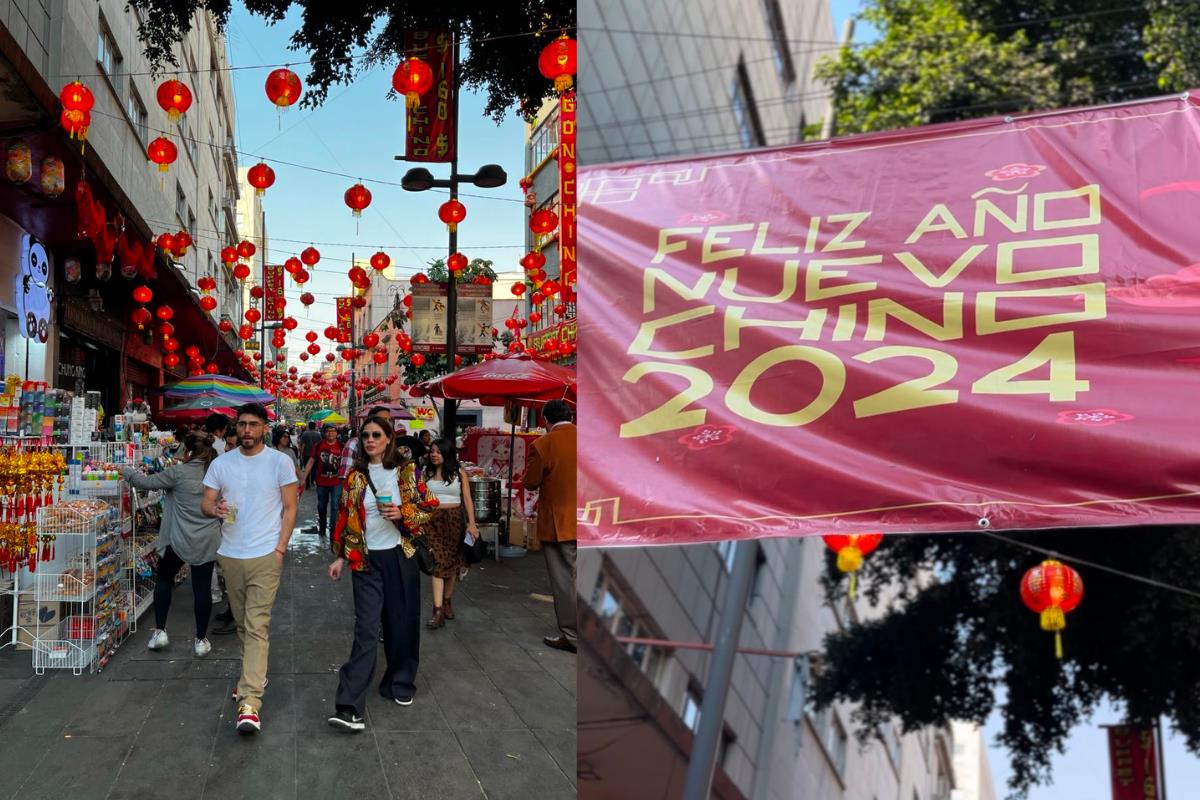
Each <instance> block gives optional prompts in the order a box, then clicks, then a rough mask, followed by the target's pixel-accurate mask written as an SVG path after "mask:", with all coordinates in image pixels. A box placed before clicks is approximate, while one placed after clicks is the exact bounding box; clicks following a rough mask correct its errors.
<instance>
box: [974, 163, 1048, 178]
mask: <svg viewBox="0 0 1200 800" xmlns="http://www.w3.org/2000/svg"><path fill="white" fill-rule="evenodd" d="M1044 169H1045V166H1043V165H1041V164H1005V165H1004V166H1003V167H1000V168H999V169H992V170H988V171H987V172H985V173H983V174H984V175H986V176H988V177H989V178H991V179H992V180H994V181H1011V180H1016V179H1017V178H1036V177H1037V176H1038V175H1040V174H1041V173H1042V170H1044Z"/></svg>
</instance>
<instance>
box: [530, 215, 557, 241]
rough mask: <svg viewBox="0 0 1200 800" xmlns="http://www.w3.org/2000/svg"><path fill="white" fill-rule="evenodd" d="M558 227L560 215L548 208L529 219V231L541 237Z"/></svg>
mask: <svg viewBox="0 0 1200 800" xmlns="http://www.w3.org/2000/svg"><path fill="white" fill-rule="evenodd" d="M557 227H558V214H555V213H554V212H553V211H551V210H550V209H548V208H543V209H541V210H540V211H535V212H533V215H532V216H530V217H529V230H531V231H533V232H534V233H536V234H538V235H539V236H540V235H545V234H547V233H550V232H551V231H552V230H554V229H555V228H557Z"/></svg>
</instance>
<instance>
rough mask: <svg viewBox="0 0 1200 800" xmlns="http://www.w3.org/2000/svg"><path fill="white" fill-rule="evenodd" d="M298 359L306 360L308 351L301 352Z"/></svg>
mask: <svg viewBox="0 0 1200 800" xmlns="http://www.w3.org/2000/svg"><path fill="white" fill-rule="evenodd" d="M300 360H301V361H308V353H301V354H300Z"/></svg>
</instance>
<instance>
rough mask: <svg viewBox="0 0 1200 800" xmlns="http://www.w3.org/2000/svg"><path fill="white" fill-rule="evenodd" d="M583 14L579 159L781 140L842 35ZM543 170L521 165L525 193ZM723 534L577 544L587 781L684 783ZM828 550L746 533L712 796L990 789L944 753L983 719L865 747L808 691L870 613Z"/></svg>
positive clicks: (885, 796) (804, 115) (636, 12)
mask: <svg viewBox="0 0 1200 800" xmlns="http://www.w3.org/2000/svg"><path fill="white" fill-rule="evenodd" d="M578 15H579V47H580V64H579V72H580V74H581V75H585V76H587V80H586V81H585V82H584V84H583V86H582V87H581V90H580V96H579V135H578V149H579V162H580V164H581V165H582V166H584V167H586V166H588V165H594V164H599V163H608V162H618V161H627V160H648V159H656V158H669V157H673V156H682V155H688V154H696V153H712V152H720V151H733V150H743V149H748V148H755V147H761V146H769V145H782V144H788V143H793V142H796V141H799V140H800V139H802V138H803V136H804V131H805V128H806V127H809V126H812V125H815V124H818V123H819V122H820V121H821V116H822V114H823V113H824V111H825V104H826V98H827V96H828V92H827V91H826V90H825V89H824V88H823V87H821V86H819V85H817V84H816V83H815V82H814V80H813V78H812V73H813V68H814V66H815V64H816V62H817V60H818V59H819V58H820V56H822V55H825V54H833V53H835V52H836V49H837V46H836V44H835V37H834V31H833V25H832V19H831V14H830V9H829V4H828V3H827V2H825V1H824V0H795V2H785V1H784V0H697V1H696V2H691V3H684V4H680V3H667V2H664V0H653V1H652V2H647V3H628V2H622V1H621V0H584V2H581V3H580V4H579V9H578ZM544 111H545V110H544ZM546 118H547V119H548V118H549V117H548V116H547V117H546ZM543 131H545V133H544V134H543V133H542V132H543ZM549 131H550V129H549V128H546V127H545V126H544V125H543V124H542V117H541V116H539V120H538V122H536V123H535V125H534V126H533V127H532V129H531V137H530V139H531V155H530V163H531V164H532V165H535V166H536V165H537V164H540V163H541V161H540V160H539V156H538V153H540V152H542V151H543V150H544V151H547V152H549V150H548V149H547V148H549V149H552V148H553V142H552V141H550V140H549V137H550V133H549ZM539 137H540V138H539ZM542 140H546V141H545V144H541V145H539V144H538V143H539V142H540V141H542ZM540 181H541V178H540V177H538V176H537V175H535V181H534V189H535V192H536V195H537V196H536V203H537V205H540V204H541V202H542V200H543V197H542V193H541V191H540V190H539V189H538V187H539V185H540ZM584 184H585V185H584V186H583V187H582V189H581V191H582V195H583V200H584V202H587V187H586V180H585V181H584ZM581 252H582V253H583V254H584V260H583V262H582V264H581V267H580V269H581V272H582V273H583V276H582V280H581V284H582V285H583V286H584V287H585V290H586V286H587V281H588V279H589V275H591V274H592V271H593V270H602V269H603V265H594V264H589V263H588V262H587V261H586V253H587V250H586V247H585V248H582V249H581ZM631 288H632V289H636V288H637V287H631ZM585 313H586V310H585ZM583 346H584V347H586V346H587V343H586V342H584V343H583ZM581 422H582V424H587V423H586V420H582V421H581ZM716 466H717V467H718V468H719V465H716ZM613 468H614V469H619V468H620V465H619V464H614V465H613ZM680 490H681V491H686V490H687V488H686V487H680ZM735 549H736V548H735V546H734V545H733V543H731V542H722V543H720V544H717V545H696V546H691V547H654V548H613V549H604V550H596V549H584V550H581V551H580V553H579V560H578V582H577V586H578V589H579V592H580V596H581V597H580V605H581V617H580V640H581V644H582V647H581V650H580V668H579V675H580V682H579V693H578V697H579V745H578V746H579V774H580V780H581V781H585V782H586V785H587V786H588V789H589V791H588V796H589V797H602V798H622V797H634V796H638V797H677V796H679V793H680V792H681V791H682V788H683V782H684V776H685V774H686V769H687V763H688V760H689V757H690V754H691V752H692V739H693V734H694V732H695V731H696V729H697V727H698V725H699V721H700V708H701V705H702V702H703V694H704V687H705V683H706V680H707V677H708V668H709V662H710V653H709V652H708V651H706V650H704V649H700V648H703V647H704V646H706V645H708V644H710V643H712V642H713V641H714V637H715V635H716V632H717V630H718V626H719V624H720V621H721V615H722V609H723V608H724V605H725V600H726V594H727V592H728V590H729V583H730V571H731V569H732V567H733V559H734V553H735ZM824 549H825V548H824V545H823V543H822V542H821V541H820V540H814V539H773V540H765V541H762V542H760V543H759V546H758V549H757V552H758V560H757V565H756V567H755V573H754V581H753V589H752V593H751V597H750V599H749V601H748V603H747V606H746V608H745V610H744V619H743V623H742V629H741V638H740V641H739V643H738V644H739V648H740V650H742V651H745V650H751V651H756V652H753V653H751V652H739V655H738V656H737V657H736V660H735V665H734V670H733V676H732V683H731V686H730V689H729V692H728V696H727V701H726V704H725V711H724V719H723V720H722V727H723V732H722V739H721V745H720V748H719V752H718V759H717V768H716V771H715V777H714V781H713V784H712V796H713V797H717V798H722V800H726V799H730V800H732V799H735V798H752V799H753V800H791V798H805V800H833V799H834V798H839V799H841V798H844V799H845V800H950V798H951V792H952V791H956V792H958V791H960V792H963V794H962V795H961V796H962V797H964V798H976V797H979V798H990V797H991V795H990V794H988V793H987V792H988V791H990V786H989V787H988V788H987V790H986V791H983V790H978V789H976V788H972V787H968V786H967V785H966V784H967V782H968V781H970V780H978V781H979V782H980V783H981V784H982V783H983V782H984V781H985V780H990V778H988V777H987V770H986V763H984V764H983V766H982V768H979V769H976V770H975V773H974V775H975V777H971V776H970V775H969V771H968V770H966V769H965V768H964V770H963V771H962V774H961V776H960V775H959V774H958V773H956V770H955V767H954V755H955V754H956V753H959V754H960V755H961V754H962V753H965V752H967V750H968V749H970V747H975V748H976V749H975V752H977V753H978V752H982V751H981V750H979V749H978V747H977V741H978V731H971V730H968V729H964V730H963V731H962V732H961V735H962V736H963V737H966V738H967V739H970V738H971V737H974V738H973V740H972V741H974V742H976V744H974V745H970V746H969V747H968V746H967V744H966V743H964V748H963V750H962V751H961V752H960V751H959V749H958V745H959V744H960V742H959V741H958V740H957V739H956V738H955V735H954V733H953V732H952V731H951V729H950V728H931V729H925V730H921V731H916V732H913V733H909V734H907V735H906V734H903V733H902V732H901V729H900V727H899V724H898V723H897V722H893V723H892V724H889V725H885V726H882V728H881V729H880V730H877V731H871V732H869V735H868V737H867V743H866V744H865V745H863V746H860V745H859V743H858V741H857V740H856V733H857V730H856V727H855V723H854V720H853V717H852V712H853V708H851V707H846V706H837V707H834V708H831V709H828V710H826V711H822V712H820V713H817V712H816V711H815V710H814V709H813V707H812V704H811V702H810V687H811V683H812V676H813V674H814V672H815V671H816V670H818V669H820V660H819V653H820V649H821V644H822V640H823V637H824V636H825V634H826V633H827V632H829V631H831V630H836V629H839V628H842V627H845V626H849V625H853V624H855V623H856V621H857V620H859V618H860V615H867V614H869V613H870V611H869V609H868V608H867V607H866V606H865V605H863V604H861V603H860V604H858V605H857V606H856V605H855V604H854V603H851V602H850V601H849V600H848V599H846V598H845V597H843V598H842V599H841V601H839V602H838V603H836V604H835V605H833V606H831V605H830V604H828V603H827V602H826V600H825V596H824V593H823V590H822V587H821V585H820V577H821V575H822V573H823V570H824V569H825V555H824ZM618 637H622V638H640V639H647V640H654V641H656V642H658V643H657V644H651V643H641V644H638V643H630V642H622V641H618ZM968 758H970V757H968ZM979 758H980V759H982V758H983V756H982V755H980V756H979ZM976 766H977V767H978V766H979V761H978V760H977V761H976Z"/></svg>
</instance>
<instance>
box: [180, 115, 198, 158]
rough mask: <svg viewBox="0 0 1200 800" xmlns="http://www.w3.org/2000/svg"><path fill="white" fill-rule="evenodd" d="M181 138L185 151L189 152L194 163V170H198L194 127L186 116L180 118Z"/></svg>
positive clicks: (189, 156)
mask: <svg viewBox="0 0 1200 800" xmlns="http://www.w3.org/2000/svg"><path fill="white" fill-rule="evenodd" d="M179 138H180V139H182V140H183V149H184V150H186V151H187V154H188V158H190V159H191V161H192V169H193V170H195V169H197V164H196V137H195V135H194V134H193V132H192V126H191V123H189V122H188V118H187V115H186V114H184V115H183V116H182V117H180V118H179Z"/></svg>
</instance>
